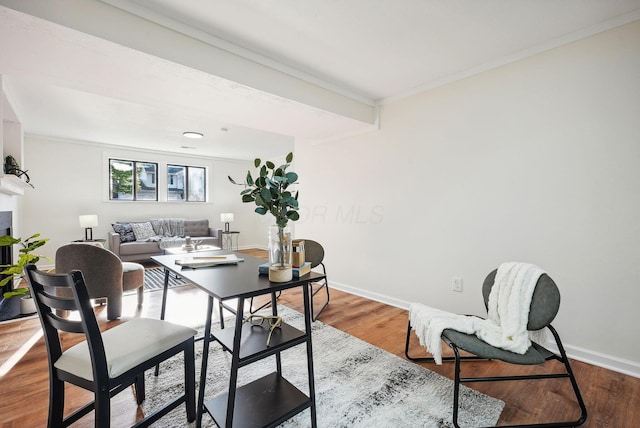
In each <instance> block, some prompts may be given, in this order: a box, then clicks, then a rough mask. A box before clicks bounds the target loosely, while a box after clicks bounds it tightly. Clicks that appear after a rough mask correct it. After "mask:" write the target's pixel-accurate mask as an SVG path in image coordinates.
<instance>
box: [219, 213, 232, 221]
mask: <svg viewBox="0 0 640 428" xmlns="http://www.w3.org/2000/svg"><path fill="white" fill-rule="evenodd" d="M220 221H221V222H223V223H229V222H230V221H233V213H222V214H220Z"/></svg>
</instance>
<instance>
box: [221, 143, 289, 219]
mask: <svg viewBox="0 0 640 428" xmlns="http://www.w3.org/2000/svg"><path fill="white" fill-rule="evenodd" d="M292 160H293V153H289V154H288V155H287V157H286V163H285V164H284V165H280V166H278V167H276V165H275V164H274V163H273V162H271V161H266V162H265V163H264V164H263V163H262V160H261V159H259V158H258V159H255V160H254V161H253V164H254V166H255V167H256V168H258V171H257V176H256V178H255V179H254V175H252V174H251V171H248V172H247V177H246V178H245V182H244V183H237V182H236V181H235V180H234V179H233V178H231V177H228V178H229V181H231V182H232V183H233V184H239V185H243V186H245V189H244V190H243V191H242V192H241V193H240V195H242V202H245V203H255V204H256V205H257V207H256V209H255V212H257V213H258V214H260V215H265V214H267V213H270V214H271V215H273V217H274V218H275V220H276V224H277V225H278V227H279V228H280V229H284V228H285V227H286V226H287V223H288V222H289V220H291V221H296V220H298V219H299V218H300V214H299V213H298V192H296V193H295V195H293V194H292V193H291V192H290V191H289V190H288V189H289V186H291V185H292V184H294V183H295V182H297V181H298V174H296V173H295V172H293V171H289V172H287V168H289V167H290V166H291V161H292Z"/></svg>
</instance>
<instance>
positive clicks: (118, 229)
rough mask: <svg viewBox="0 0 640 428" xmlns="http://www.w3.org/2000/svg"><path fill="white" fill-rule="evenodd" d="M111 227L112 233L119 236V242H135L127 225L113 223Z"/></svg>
mask: <svg viewBox="0 0 640 428" xmlns="http://www.w3.org/2000/svg"><path fill="white" fill-rule="evenodd" d="M111 226H112V227H113V231H114V232H115V233H117V234H119V235H120V242H133V241H135V240H136V236H135V235H134V233H133V229H132V228H131V225H130V224H129V223H113V224H112V225H111Z"/></svg>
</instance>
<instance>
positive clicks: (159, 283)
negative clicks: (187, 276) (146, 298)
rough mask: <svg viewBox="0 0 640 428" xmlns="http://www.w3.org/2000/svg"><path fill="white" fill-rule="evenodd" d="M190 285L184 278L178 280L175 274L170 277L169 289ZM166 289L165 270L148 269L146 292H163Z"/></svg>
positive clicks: (145, 281)
mask: <svg viewBox="0 0 640 428" xmlns="http://www.w3.org/2000/svg"><path fill="white" fill-rule="evenodd" d="M186 284H188V282H186V281H185V280H184V279H182V278H176V276H175V275H174V274H170V275H169V288H173V287H180V286H183V285H186ZM163 287H164V269H162V268H159V267H158V268H147V269H145V270H144V291H154V290H162V288H163Z"/></svg>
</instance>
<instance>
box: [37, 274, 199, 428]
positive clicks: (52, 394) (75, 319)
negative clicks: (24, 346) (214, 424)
mask: <svg viewBox="0 0 640 428" xmlns="http://www.w3.org/2000/svg"><path fill="white" fill-rule="evenodd" d="M25 276H26V278H27V282H28V284H29V289H30V292H31V295H32V296H33V298H34V299H35V300H36V308H37V312H38V316H39V318H40V323H41V325H42V329H43V331H44V338H45V344H46V348H47V357H48V362H49V417H48V426H49V427H66V426H69V425H71V424H72V423H74V422H76V421H77V420H79V419H80V418H81V417H83V416H85V415H86V414H88V413H89V412H91V410H94V411H95V426H96V427H100V428H107V427H109V426H110V424H111V403H110V401H111V397H113V396H114V395H116V394H118V393H119V392H122V391H123V390H125V389H127V388H128V387H129V386H131V385H135V395H136V401H137V403H138V404H141V403H142V402H143V401H144V399H145V381H144V372H145V371H146V370H148V369H151V368H152V367H154V366H155V365H156V364H158V363H160V362H162V361H165V360H167V359H169V358H171V357H173V356H176V355H177V354H179V353H183V354H184V374H185V385H184V391H183V392H182V394H181V395H179V396H178V397H176V398H174V399H173V400H172V401H170V402H169V403H166V404H165V405H164V406H162V407H161V408H160V409H158V410H156V411H155V412H153V413H151V414H149V415H147V416H145V417H144V418H143V419H142V420H141V421H139V422H138V423H137V424H136V425H135V426H140V427H145V426H149V425H150V424H151V423H153V422H155V421H157V420H158V419H160V418H161V417H162V416H164V415H166V414H167V413H168V412H170V411H171V410H173V409H175V408H176V407H178V406H179V405H180V404H182V403H185V406H186V412H187V420H188V421H189V422H191V421H193V420H195V417H196V404H195V362H194V338H193V337H194V335H195V334H196V331H195V330H194V329H192V328H189V327H185V326H182V325H177V324H173V323H169V322H166V321H162V320H157V319H149V318H134V319H132V320H130V321H127V322H123V323H121V324H119V325H117V326H115V327H112V328H110V329H108V330H106V331H104V332H100V329H99V326H98V322H97V320H96V317H95V313H94V312H93V307H92V306H91V301H90V297H89V293H88V292H87V286H86V284H85V279H84V276H83V274H82V272H80V271H77V270H74V271H72V272H70V273H67V274H59V273H57V274H50V273H46V272H42V271H39V270H38V269H37V268H36V266H35V265H33V264H30V265H27V266H26V267H25ZM58 289H66V290H70V291H71V295H72V297H67V296H66V295H60V294H59V293H56V290H58ZM63 294H64V293H63ZM56 310H61V311H77V313H78V315H79V316H75V315H74V314H73V313H72V315H71V316H69V317H68V318H62V317H59V316H57V315H56ZM71 334H78V335H82V336H84V340H82V341H81V342H79V343H77V344H75V345H73V346H71V347H66V349H63V344H64V343H69V341H70V340H72V339H71V336H72V335H71ZM62 335H64V340H62V338H61V336H62ZM65 383H70V384H73V385H76V386H79V387H81V388H84V389H87V390H89V391H92V392H93V394H94V400H93V401H92V402H90V403H88V404H86V405H84V406H83V407H81V408H80V409H78V410H76V411H75V412H73V413H72V414H70V415H68V416H67V417H64V407H65Z"/></svg>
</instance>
